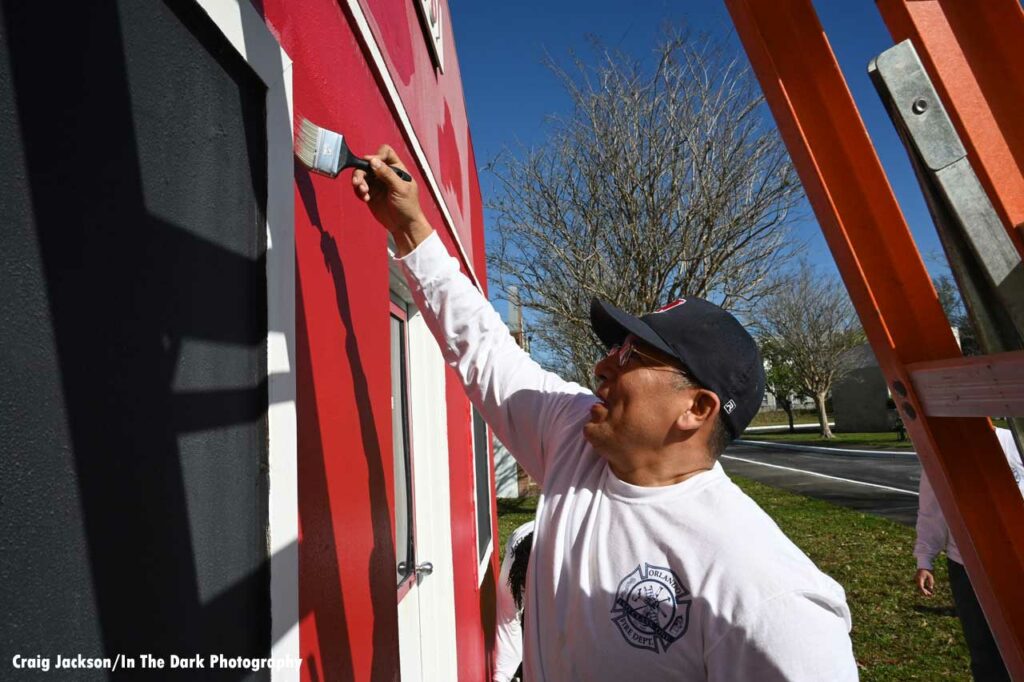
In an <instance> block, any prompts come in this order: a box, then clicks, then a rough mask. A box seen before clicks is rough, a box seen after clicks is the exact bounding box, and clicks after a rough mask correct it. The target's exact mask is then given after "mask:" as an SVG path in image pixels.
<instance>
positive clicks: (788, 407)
mask: <svg viewBox="0 0 1024 682" xmlns="http://www.w3.org/2000/svg"><path fill="white" fill-rule="evenodd" d="M779 405H781V406H782V411H783V412H785V413H786V416H787V417H789V432H790V433H793V432H794V431H796V427H795V426H794V424H793V401H792V400H785V399H783V400H780V401H779Z"/></svg>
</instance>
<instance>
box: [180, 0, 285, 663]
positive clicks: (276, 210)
mask: <svg viewBox="0 0 1024 682" xmlns="http://www.w3.org/2000/svg"><path fill="white" fill-rule="evenodd" d="M196 3H197V4H198V5H199V6H200V7H202V9H203V10H204V11H205V12H206V13H207V14H208V15H209V17H210V19H212V20H213V22H214V23H215V24H216V25H217V26H218V28H220V30H221V32H222V33H223V34H224V36H225V37H226V38H227V39H228V41H229V42H230V43H231V44H232V45H233V46H234V48H235V49H236V50H237V51H238V53H239V54H240V55H241V56H242V57H243V58H244V59H245V60H246V61H247V62H248V63H249V66H250V67H251V68H252V70H253V71H254V72H255V73H256V75H257V76H259V78H260V79H261V80H262V81H263V83H264V84H265V85H266V86H267V100H266V104H267V122H266V123H267V330H268V331H267V374H268V376H267V380H268V388H267V391H268V400H269V407H268V410H267V426H268V431H269V433H268V441H269V442H268V450H269V455H268V456H269V460H270V461H269V466H270V471H269V474H268V476H269V483H270V493H269V494H270V499H269V529H268V538H267V550H268V553H269V557H270V623H271V633H272V636H271V651H270V656H271V658H274V659H278V660H282V659H292V660H301V655H300V651H299V551H298V539H299V532H298V531H299V516H298V509H299V507H298V474H297V455H298V445H297V416H296V409H295V394H296V388H295V371H294V368H295V202H294V192H293V187H292V186H293V183H294V163H293V161H292V159H293V152H292V149H293V138H294V135H293V131H292V60H291V58H290V57H289V56H288V54H287V53H286V52H285V51H284V49H283V48H282V47H281V45H280V44H279V43H278V42H277V39H276V38H274V36H273V35H272V34H271V33H270V31H269V30H268V29H267V25H266V23H265V22H264V21H263V18H262V17H261V16H260V15H259V14H257V12H256V10H254V9H253V7H252V6H251V5H250V4H249V2H248V1H246V0H243V1H241V2H240V1H239V0H196ZM299 672H300V668H298V667H295V668H291V667H274V668H273V669H272V671H271V679H272V680H274V682H279V681H285V680H287V681H289V682H291V681H292V680H298V679H299Z"/></svg>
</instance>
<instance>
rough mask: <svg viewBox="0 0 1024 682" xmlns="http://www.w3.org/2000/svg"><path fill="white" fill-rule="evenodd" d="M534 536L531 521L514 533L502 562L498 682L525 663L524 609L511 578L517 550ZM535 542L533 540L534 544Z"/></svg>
mask: <svg viewBox="0 0 1024 682" xmlns="http://www.w3.org/2000/svg"><path fill="white" fill-rule="evenodd" d="M532 532H533V521H527V522H526V523H524V524H523V525H521V526H519V527H518V528H516V529H515V530H514V531H512V535H511V536H509V539H508V544H507V545H506V546H505V558H504V559H502V560H501V574H500V576H499V577H498V586H497V596H496V599H495V601H496V602H497V603H496V604H495V607H496V611H497V616H496V621H497V624H496V627H495V633H494V682H509V680H511V679H512V676H513V675H515V674H516V670H518V668H519V664H520V663H522V662H523V629H522V625H521V624H520V623H519V616H520V614H521V613H522V609H520V608H519V607H518V606H516V600H515V597H514V596H513V595H512V588H510V587H509V584H508V575H509V572H510V571H511V570H512V559H514V558H515V550H516V547H517V546H518V545H519V543H520V542H522V541H523V538H525V537H526V536H527V535H529V534H530V533H532ZM531 541H532V540H531Z"/></svg>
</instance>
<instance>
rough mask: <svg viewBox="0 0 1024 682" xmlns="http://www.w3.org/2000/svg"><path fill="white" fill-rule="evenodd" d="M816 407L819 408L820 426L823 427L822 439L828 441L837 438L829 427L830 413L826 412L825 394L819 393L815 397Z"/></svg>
mask: <svg viewBox="0 0 1024 682" xmlns="http://www.w3.org/2000/svg"><path fill="white" fill-rule="evenodd" d="M814 405H815V407H817V408H818V424H819V425H820V426H821V437H822V438H824V439H826V440H831V439H833V438H835V436H834V435H832V429H831V428H829V425H828V413H827V412H825V394H824V393H818V394H817V395H815V396H814Z"/></svg>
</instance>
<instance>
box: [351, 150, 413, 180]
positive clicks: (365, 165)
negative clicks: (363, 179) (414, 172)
mask: <svg viewBox="0 0 1024 682" xmlns="http://www.w3.org/2000/svg"><path fill="white" fill-rule="evenodd" d="M345 166H346V167H348V168H358V169H359V170H364V171H366V172H368V173H372V172H373V169H372V168H371V167H370V162H369V161H367V160H366V159H362V158H359V157H358V156H353V155H351V154H350V155H349V157H348V161H346V162H345ZM388 168H390V169H391V170H393V171H395V175H397V176H398V177H400V178H402V179H403V180H405V181H406V182H412V176H411V175H409V174H408V173H406V172H405V171H404V170H402V169H401V168H398V167H397V166H388Z"/></svg>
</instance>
